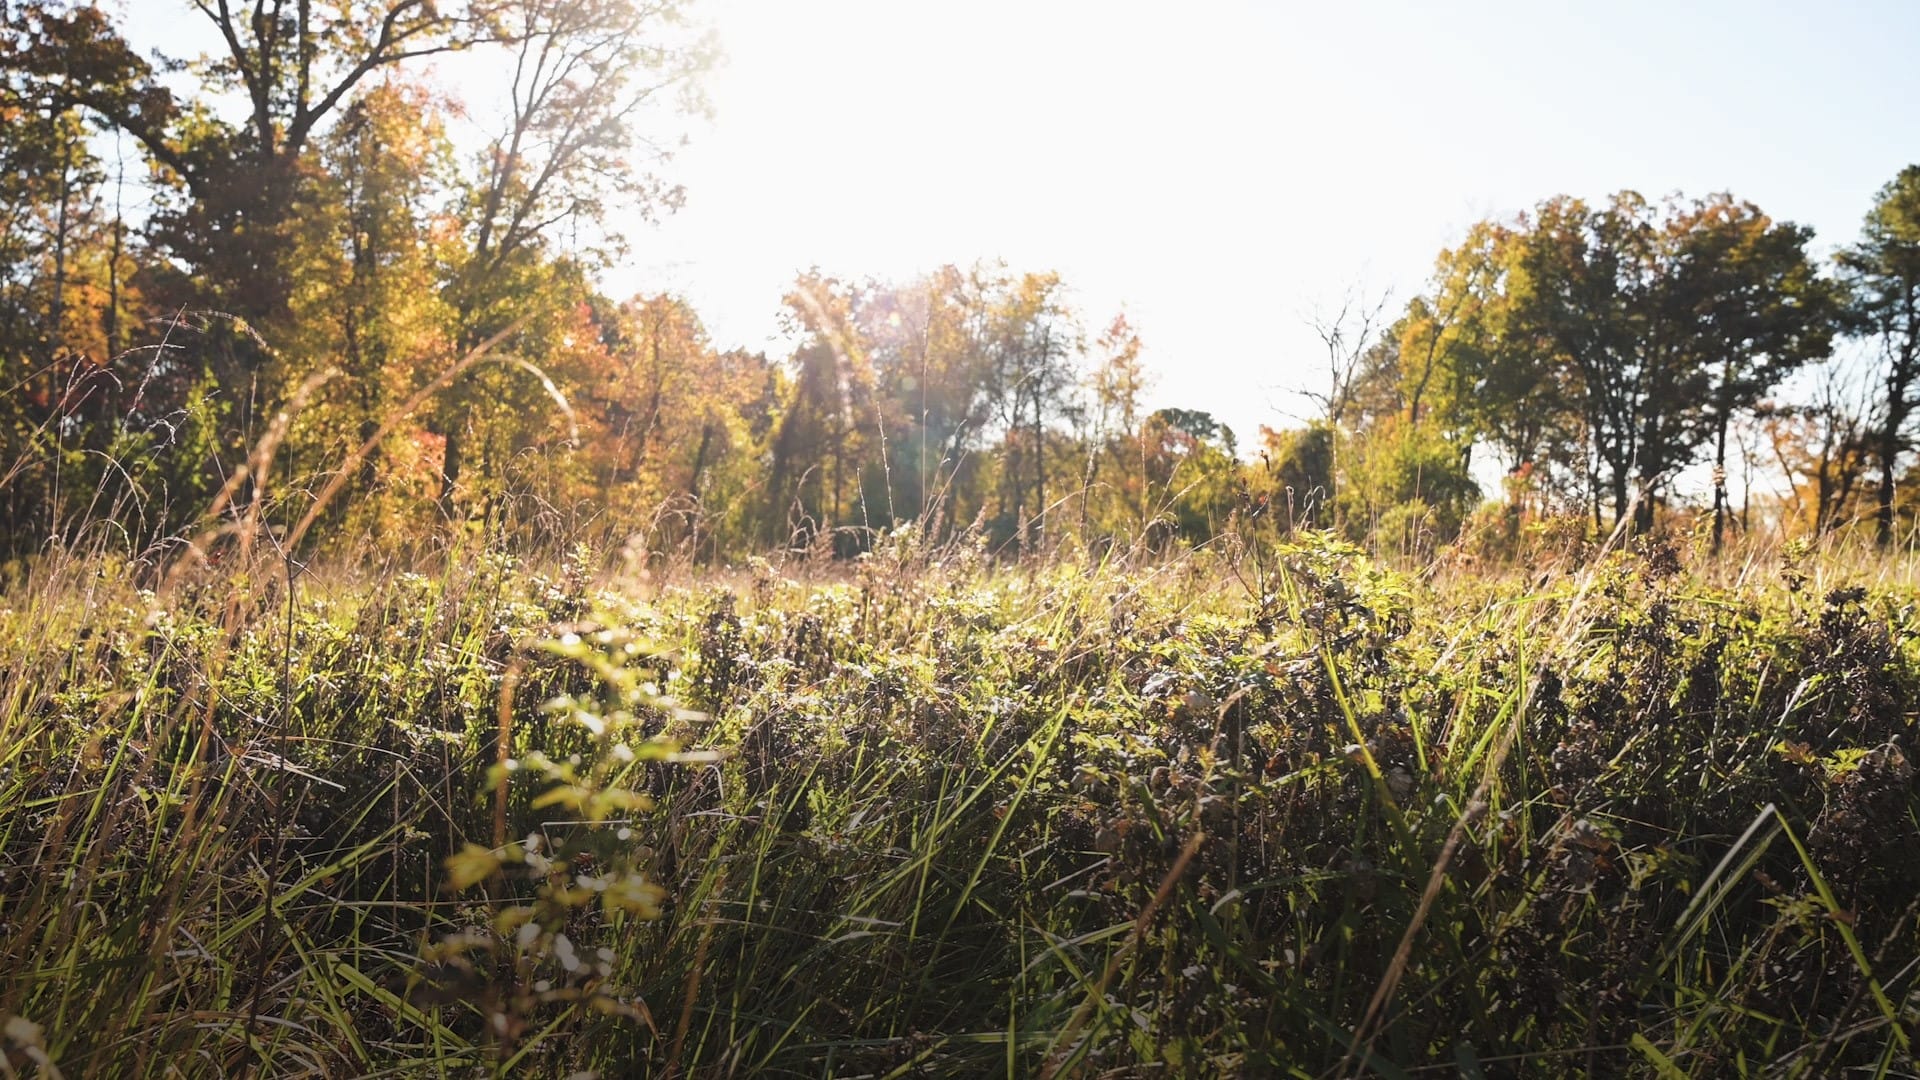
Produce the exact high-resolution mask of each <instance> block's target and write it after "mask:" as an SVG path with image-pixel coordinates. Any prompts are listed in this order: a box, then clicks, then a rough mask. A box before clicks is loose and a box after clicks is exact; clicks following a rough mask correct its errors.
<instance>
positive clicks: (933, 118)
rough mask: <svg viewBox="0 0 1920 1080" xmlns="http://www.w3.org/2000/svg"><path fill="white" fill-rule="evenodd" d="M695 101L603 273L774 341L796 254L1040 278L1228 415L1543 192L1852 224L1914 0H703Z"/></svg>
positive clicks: (1823, 230)
mask: <svg viewBox="0 0 1920 1080" xmlns="http://www.w3.org/2000/svg"><path fill="white" fill-rule="evenodd" d="M705 10H706V17H707V18H709V19H710V20H711V22H712V24H713V25H714V27H715V29H716V30H717V31H718V33H719V35H720V39H721V42H722V45H723V47H724V49H725V50H726V53H727V57H728V59H727V61H726V63H725V66H724V67H722V68H721V69H720V70H718V71H716V72H714V73H713V74H712V75H711V76H710V77H709V83H708V86H709V91H710V94H711V97H712V100H713V104H714V116H713V119H712V121H711V123H703V124H697V125H695V126H694V127H693V128H692V129H691V135H692V142H691V144H690V145H689V146H688V147H686V148H685V149H684V150H683V151H681V152H680V153H679V155H678V156H677V158H676V160H675V161H674V162H673V163H672V164H671V165H670V167H669V169H670V174H671V175H672V176H673V177H674V179H676V180H678V181H680V182H682V183H684V184H685V185H686V187H687V202H686V205H685V208H684V209H682V210H681V211H680V212H679V213H678V214H677V215H675V216H674V217H673V218H671V219H669V220H668V221H666V222H665V223H663V224H662V225H661V226H659V227H658V228H657V229H637V230H635V234H634V240H635V242H634V250H633V254H632V256H631V259H630V261H629V263H628V264H626V265H624V266H622V267H620V268H618V269H617V270H616V271H615V272H614V273H613V274H612V275H611V276H610V279H609V283H610V284H611V285H613V286H614V287H616V288H620V289H626V288H632V289H645V290H649V291H651V290H658V289H669V290H673V291H677V292H681V293H683V294H685V295H686V296H687V297H688V298H689V299H691V300H692V302H693V303H694V305H695V306H696V308H697V309H698V310H699V311H700V312H701V313H702V315H703V317H704V319H705V321H706V323H707V325H708V328H709V330H710V332H711V333H712V335H713V337H714V338H715V340H716V342H717V343H719V344H721V345H727V346H731V345H742V346H747V347H754V348H758V347H763V346H767V347H773V348H777V347H778V339H777V334H778V310H779V307H778V305H779V297H780V295H781V293H782V292H783V290H784V289H785V287H786V286H787V285H788V284H789V283H790V282H791V281H792V279H793V277H794V275H795V273H796V272H798V271H799V270H802V269H804V268H806V267H808V266H812V265H818V266H819V267H820V268H822V269H823V270H825V271H827V272H829V273H834V274H839V275H843V276H848V277H854V278H859V277H865V276H869V275H872V276H878V277H882V278H886V277H905V276H909V275H912V274H914V273H916V272H918V271H922V270H926V269H929V268H931V267H934V266H938V265H939V264H941V263H944V262H954V263H958V264H962V265H965V264H967V263H970V262H972V261H974V260H976V259H983V258H985V259H993V258H999V259H1004V260H1006V262H1007V263H1008V264H1009V265H1010V266H1011V267H1012V268H1013V269H1015V270H1029V269H1033V270H1038V269H1053V270H1058V271H1060V273H1061V274H1062V275H1063V276H1064V278H1065V279H1066V281H1067V283H1068V284H1069V285H1070V286H1072V287H1073V288H1074V290H1075V293H1076V296H1077V299H1078V301H1079V305H1080V307H1081V308H1082V310H1083V311H1084V313H1085V315H1086V320H1087V322H1088V324H1089V330H1090V331H1095V332H1097V331H1098V329H1099V328H1100V327H1101V326H1103V325H1104V324H1105V322H1106V321H1107V319H1108V318H1109V317H1110V316H1111V314H1112V313H1113V312H1115V311H1117V310H1122V309H1124V310H1125V311H1126V312H1127V314H1128V318H1129V320H1130V321H1131V322H1132V324H1133V326H1134V327H1135V329H1136V330H1137V331H1138V332H1139V333H1140V334H1141V336H1142V338H1143V340H1144V342H1145V346H1146V347H1145V356H1146V359H1147V363H1148V365H1149V367H1150V368H1151V369H1152V370H1153V371H1154V372H1155V373H1156V377H1157V378H1156V383H1155V386H1154V390H1153V400H1154V402H1155V403H1156V404H1161V405H1179V406H1183V407H1191V408H1201V409H1207V410H1209V411H1212V412H1213V413H1215V414H1216V415H1217V416H1219V417H1220V418H1221V419H1223V420H1225V421H1227V422H1228V423H1229V424H1230V425H1231V426H1232V427H1233V428H1234V429H1235V430H1236V432H1238V433H1239V434H1240V436H1241V438H1242V441H1243V443H1245V442H1247V441H1249V440H1250V438H1251V437H1252V436H1253V435H1254V433H1255V429H1256V428H1257V426H1258V425H1260V424H1267V425H1272V426H1279V425H1284V424H1288V423H1294V422H1298V419H1299V417H1300V416H1302V415H1303V414H1305V413H1307V412H1309V411H1311V409H1312V406H1311V405H1310V404H1309V403H1307V402H1305V401H1304V400H1302V399H1300V398H1299V397H1298V396H1297V394H1295V393H1294V391H1297V390H1299V389H1301V388H1303V387H1305V388H1311V387H1315V386H1318V385H1320V384H1321V383H1323V382H1324V370H1325V361H1324V350H1323V349H1322V348H1321V346H1320V344H1319V340H1318V339H1317V338H1316V337H1315V336H1314V334H1313V332H1312V329H1311V327H1310V321H1311V320H1312V318H1313V317H1314V316H1315V315H1316V314H1317V313H1318V314H1330V313H1332V312H1333V311H1335V310H1337V309H1338V308H1339V306H1340V304H1341V301H1342V299H1343V297H1345V296H1347V295H1349V294H1354V295H1359V296H1364V297H1369V298H1376V297H1378V295H1379V294H1380V293H1382V292H1384V291H1388V290H1390V291H1391V292H1392V294H1393V295H1394V297H1395V298H1396V299H1397V301H1399V302H1404V301H1405V300H1406V299H1407V298H1408V297H1410V296H1411V295H1413V294H1414V293H1415V292H1416V291H1418V290H1419V288H1420V287H1421V284H1422V282H1423V280H1424V279H1425V277H1426V275H1427V273H1428V271H1429V270H1430V269H1431V266H1432V263H1433V259H1434V256H1435V255H1436V254H1437V253H1438V252H1439V250H1440V249H1441V248H1442V247H1444V246H1446V245H1448V244H1449V243H1451V242H1453V241H1455V240H1456V239H1457V238H1458V237H1459V236H1461V235H1462V234H1463V233H1464V231H1465V230H1466V228H1467V227H1468V226H1469V225H1471V224H1472V223H1473V222H1475V221H1478V220H1480V219H1483V218H1485V217H1488V216H1494V215H1500V216H1506V215H1511V214H1512V213H1514V212H1516V211H1518V210H1521V209H1523V208H1526V207H1528V206H1531V205H1533V204H1534V203H1536V202H1538V201H1540V200H1542V199H1545V198H1547V197H1549V196H1551V195H1554V194H1557V193H1562V192H1565V193H1569V194H1574V195H1580V196H1587V197H1601V196H1604V195H1606V194H1607V193H1609V192H1612V191H1615V190H1618V189H1621V188H1633V189H1635V190H1638V191H1640V192H1642V193H1643V194H1647V195H1649V196H1652V197H1658V196H1661V195H1665V194H1668V193H1670V192H1674V191H1680V192H1684V193H1686V194H1689V195H1704V194H1707V193H1709V192H1714V191H1723V190H1724V191H1731V192H1732V193H1733V194H1735V195H1736V196H1738V197H1741V198H1745V199H1751V200H1753V201H1755V202H1757V203H1758V204H1759V205H1760V206H1761V207H1762V208H1763V209H1765V210H1766V211H1767V212H1768V213H1770V214H1772V215H1773V216H1775V217H1776V218H1783V219H1787V220H1792V221H1797V222H1801V223H1803V224H1807V225H1811V226H1813V227H1814V228H1815V229H1816V230H1817V233H1818V237H1819V242H1820V243H1821V245H1822V246H1823V249H1830V248H1831V247H1833V246H1835V245H1837V244H1840V243H1844V242H1846V241H1848V240H1849V239H1851V238H1852V237H1853V236H1854V235H1855V234H1856V232H1857V229H1858V225H1859V221H1860V219H1861V216H1862V215H1863V214H1864V213H1865V212H1866V209H1867V207H1868V205H1869V203H1870V201H1871V199H1872V197H1873V194H1874V192H1875V191H1876V190H1877V189H1878V188H1879V187H1880V186H1881V185H1882V184H1884V183H1885V182H1886V181H1888V180H1889V179H1891V178H1892V177H1893V175H1894V174H1895V173H1896V172H1897V171H1898V170H1899V169H1900V168H1901V167H1902V166H1904V165H1907V164H1910V163H1913V162H1916V161H1920V62H1916V61H1915V59H1914V53H1913V50H1914V48H1915V46H1916V45H1920V3H1912V2H1905V3H1901V2H1888V3H1866V2H1851V3H1850V2H1846V0H1837V2H1828V3H1823V4H1810V3H1804V2H1801V3H1756V2H1752V0H1746V2H1740V3H1704V2H1678V0H1666V2H1662V3H1641V2H1620V0H1615V2H1610V3H1607V4H1575V3H1553V2H1545V0H1534V2H1525V3H1522V2H1478V3H1447V4H1434V3H1416V2H1373V3H1359V2H1351V3H1326V2H1320V3H1280V2H1267V3H1252V2H1242V3H1232V2H1210V3H1203V2H1194V3H1180V4H1166V3H1128V2H1113V0H1109V2H1104V3H1080V2H1071V0H1021V2H1005V0H967V2H964V3H960V2H931V0H927V2H922V0H892V2H878V0H808V2H799V0H709V4H708V6H707V8H706V9H705Z"/></svg>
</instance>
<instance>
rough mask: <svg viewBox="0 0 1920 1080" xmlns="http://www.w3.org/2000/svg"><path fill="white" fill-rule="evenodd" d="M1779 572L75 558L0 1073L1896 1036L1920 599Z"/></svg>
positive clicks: (1883, 1045)
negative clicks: (706, 574)
mask: <svg viewBox="0 0 1920 1080" xmlns="http://www.w3.org/2000/svg"><path fill="white" fill-rule="evenodd" d="M1805 567H1806V560H1805V558H1804V557H1803V555H1795V557H1794V559H1793V560H1791V561H1789V562H1787V563H1785V564H1781V565H1772V566H1765V567H1758V568H1756V567H1751V566H1750V567H1748V568H1747V569H1748V572H1747V573H1745V574H1743V575H1742V576H1741V577H1740V578H1739V579H1738V580H1722V579H1721V578H1720V577H1717V576H1716V575H1715V574H1712V573H1708V572H1705V571H1704V570H1701V569H1700V568H1690V567H1689V566H1688V565H1686V560H1685V559H1684V558H1682V557H1681V555H1680V553H1677V552H1676V551H1674V550H1673V549H1671V548H1668V547H1663V546H1661V545H1659V544H1657V543H1655V544H1642V545H1637V546H1634V547H1631V548H1630V549H1629V550H1624V551H1613V552H1604V553H1594V554H1593V555H1592V557H1591V558H1590V559H1587V560H1584V561H1582V562H1579V563H1575V564H1569V565H1567V566H1554V567H1548V568H1547V569H1546V570H1545V571H1544V572H1534V571H1530V572H1528V573H1526V574H1525V575H1524V576H1523V575H1522V574H1520V573H1519V572H1513V573H1505V574H1492V575H1479V576H1476V575H1471V574H1466V573H1461V574H1456V575H1451V576H1443V577H1435V578H1430V579H1414V578H1410V577H1407V576H1404V575H1402V574H1398V573H1395V572H1392V571H1390V570H1387V569H1384V568H1382V567H1379V566H1376V565H1372V564H1370V563H1369V562H1368V561H1367V560H1366V559H1364V558H1363V557H1362V556H1361V555H1360V554H1359V553H1358V552H1357V551H1356V550H1354V549H1352V548H1349V547H1346V546H1343V545H1342V544H1340V543H1338V542H1336V541H1333V540H1330V539H1325V538H1308V539H1306V540H1303V541H1301V542H1299V543H1296V544H1293V545H1291V546H1288V547H1283V548H1279V549H1276V550H1271V551H1228V552H1221V553H1214V554H1198V555H1193V556H1190V557H1188V558H1186V559H1183V560H1180V561H1174V562H1161V563H1152V564H1143V565H1127V564H1124V563H1123V562H1121V561H1119V560H1111V561H1107V562H1101V561H1098V560H1095V559H1093V558H1091V557H1087V558H1070V557H1061V558H1058V559H1055V560H1052V561H1036V562H1032V563H1027V564H1021V565H1015V566H1007V565H996V564H993V563H991V562H989V561H986V560H984V559H983V558H981V557H980V555H979V553H978V552H977V551H974V550H972V549H970V548H967V547H964V546H960V547H949V548H946V549H942V550H929V549H927V548H926V547H924V546H922V545H918V544H916V543H914V542H913V541H912V538H911V537H910V536H905V537H897V538H894V539H893V540H891V541H889V542H886V543H883V544H882V545H880V547H879V548H878V549H877V550H876V551H875V552H874V553H873V554H871V555H869V556H867V557H865V558H863V559H862V560H860V561H859V562H858V563H857V564H852V565H848V564H836V565H833V566H828V567H818V566H814V567H809V566H805V565H788V566H775V565H772V564H768V563H765V562H756V563H754V565H753V566H752V567H750V568H748V569H746V570H743V571H742V572H740V573H738V574H734V575H729V576H718V575H716V576H713V577H710V578H707V579H699V580H696V579H688V583H687V584H684V585H671V586H660V585H658V584H657V583H655V584H652V585H639V584H636V583H631V582H621V581H617V580H612V579H608V578H606V577H604V576H602V575H600V574H599V573H597V572H596V568H595V566H594V564H593V560H592V559H591V558H589V557H588V555H587V554H586V553H584V552H582V553H578V554H577V555H576V557H575V558H574V559H573V560H572V561H570V562H569V563H567V564H565V565H561V566H558V567H555V568H550V569H543V568H539V567H529V566H522V565H517V564H516V563H515V561H514V560H513V559H511V558H508V557H506V556H504V555H500V554H497V553H480V554H475V555H469V556H466V557H462V558H456V559H449V560H447V563H446V566H445V568H444V569H442V570H439V571H437V572H435V573H431V574H424V575H423V574H413V573H390V574H384V575H377V576H374V575H363V576H361V577H355V576H354V575H352V574H348V573H346V572H341V573H339V574H337V575H332V576H329V574H328V572H327V571H326V570H325V569H324V568H321V569H317V570H313V571H310V572H308V573H306V574H305V575H304V576H303V575H301V574H300V573H298V572H297V571H298V568H297V567H294V566H292V565H290V564H289V565H286V566H281V565H280V564H275V563H266V564H263V565H262V566H261V567H259V568H255V569H253V570H251V571H250V574H248V575H242V574H240V573H239V572H238V571H234V570H228V571H226V572H224V573H216V572H204V573H201V574H200V576H198V577H196V578H190V579H185V580H171V581H167V582H165V583H164V584H163V585H162V584H160V583H148V582H144V581H143V579H142V577H141V576H140V575H139V574H138V573H136V572H135V570H134V569H133V568H130V567H128V566H125V565H123V564H120V563H117V562H115V561H113V560H110V559H106V558H89V559H77V560H67V561H64V562H56V561H52V560H49V562H48V565H46V566H44V567H42V568H41V569H40V570H39V571H37V572H35V573H34V574H32V575H29V576H27V577H26V578H25V579H24V580H22V581H20V582H18V583H16V584H15V585H14V586H13V587H12V588H11V589H10V590H9V591H8V593H7V595H6V599H5V600H4V602H0V608H4V610H0V670H4V671H5V672H6V673H7V674H6V677H5V679H4V680H3V681H0V686H4V690H0V1019H3V1020H4V1022H5V1027H4V1031H0V1048H3V1049H0V1073H6V1074H9V1075H11V1074H20V1075H32V1074H34V1073H36V1072H38V1073H39V1074H41V1075H49V1076H50V1075H55V1074H56V1073H64V1074H66V1075H73V1076H118V1077H141V1076H173V1075H186V1076H202V1075H206V1076H210V1075H224V1074H229V1073H241V1072H254V1073H259V1074H274V1075H279V1074H286V1073H299V1072H315V1073H321V1074H326V1075H340V1076H346V1075H391V1076H471V1075H477V1074H486V1073H489V1072H497V1073H502V1074H512V1075H555V1076H566V1075H578V1074H580V1073H591V1074H597V1075H601V1076H607V1077H614V1076H659V1077H666V1076H691V1077H707V1076H714V1077H718V1076H735V1075H738V1076H747V1075H756V1076H982V1075H1010V1076H1045V1075H1061V1076H1066V1075H1076V1076H1098V1075H1109V1076H1155V1075H1165V1076H1203V1075H1244V1076H1281V1075H1292V1076H1301V1077H1308V1076H1338V1075H1350V1076H1351V1075H1380V1076H1388V1077H1393V1076H1411V1075H1431V1074H1460V1075H1466V1076H1502V1075H1529V1076H1531V1075H1584V1074H1591V1073H1601V1074H1641V1075H1656V1076H1662V1077H1672V1076H1705V1075H1747V1074H1764V1075H1786V1076H1827V1075H1836V1074H1838V1073H1840V1072H1842V1071H1843V1070H1858V1073H1857V1074H1858V1075H1902V1074H1910V1073H1911V1071H1912V1070H1913V1067H1914V1063H1913V1055H1912V1050H1911V1047H1910V1044H1909V1038H1910V1035H1909V1033H1910V1031H1911V1030H1912V1028H1913V1027H1914V1025H1915V1022H1916V1020H1917V1019H1920V996H1916V984H1915V975H1916V968H1917V967H1920V921H1917V919H1920V900H1917V899H1916V898H1917V897H1920V858H1916V857H1915V854H1916V852H1920V846H1917V842H1920V824H1917V823H1916V816H1915V815H1916V809H1917V808H1920V798H1916V786H1915V779H1914V769H1913V764H1912V754H1913V749H1912V727H1913V722H1914V720H1913V711H1912V710H1913V706H1912V704H1911V703H1912V702H1913V701H1914V700H1915V694H1916V690H1920V609H1917V608H1916V606H1915V601H1914V595H1913V593H1912V591H1911V589H1908V588H1905V587H1902V586H1899V585H1890V584H1887V583H1886V582H1885V581H1883V580H1880V581H1877V580H1875V579H1874V578H1873V577H1872V576H1871V575H1870V574H1860V575H1855V576H1854V579H1849V580H1839V579H1840V578H1844V577H1846V575H1845V574H1844V573H1842V572H1835V573H1834V574H1832V575H1828V577H1829V578H1830V579H1828V580H1816V577H1815V575H1810V574H1809V573H1808V572H1807V571H1806V568H1805ZM143 585H153V586H154V589H148V588H143ZM155 590H157V591H155Z"/></svg>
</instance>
